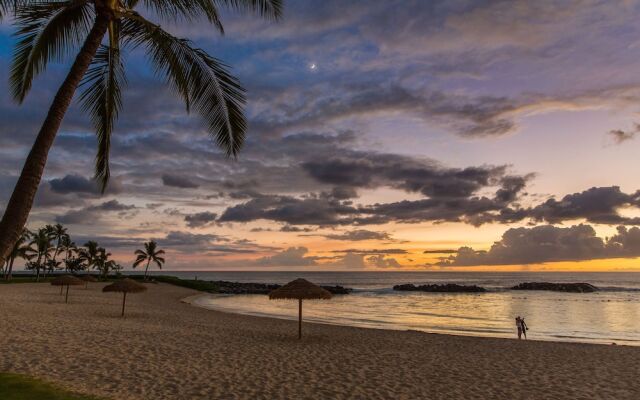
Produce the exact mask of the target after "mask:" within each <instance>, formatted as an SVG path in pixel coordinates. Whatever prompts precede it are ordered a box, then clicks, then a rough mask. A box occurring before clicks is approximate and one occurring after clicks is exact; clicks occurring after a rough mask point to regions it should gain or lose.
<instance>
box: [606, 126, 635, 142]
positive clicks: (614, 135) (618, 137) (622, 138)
mask: <svg viewBox="0 0 640 400" xmlns="http://www.w3.org/2000/svg"><path fill="white" fill-rule="evenodd" d="M638 132H640V124H638V123H635V124H633V130H629V131H624V130H622V129H613V130H610V131H609V132H607V134H608V135H609V136H610V137H611V139H612V140H613V142H614V143H615V144H622V143H624V142H626V141H628V140H631V139H634V138H635V137H636V134H637V133H638Z"/></svg>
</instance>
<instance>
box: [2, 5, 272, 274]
mask: <svg viewBox="0 0 640 400" xmlns="http://www.w3.org/2000/svg"><path fill="white" fill-rule="evenodd" d="M138 6H143V7H146V8H147V9H148V11H150V12H149V13H147V14H148V15H153V16H156V17H159V18H160V19H163V20H169V21H176V20H186V21H193V20H195V19H197V18H200V17H204V18H205V19H207V20H208V21H209V22H210V23H211V24H212V25H213V26H214V27H215V28H217V29H218V31H219V32H220V33H223V32H224V30H223V27H222V23H221V21H220V11H219V9H218V8H219V6H222V7H226V8H231V9H234V10H240V11H244V10H249V11H253V12H256V13H258V14H259V15H261V16H263V17H266V18H272V19H277V18H279V17H280V15H281V12H282V0H146V1H139V0H69V1H59V0H58V1H56V0H49V1H46V0H39V1H28V0H17V1H11V0H0V14H6V13H7V12H10V11H15V23H16V25H17V27H18V32H17V34H18V42H17V44H16V49H15V52H14V58H13V65H12V67H11V79H10V80H11V90H12V92H13V97H14V98H15V99H16V100H17V101H18V102H19V103H22V102H23V101H24V99H25V97H26V96H27V94H28V93H29V90H30V89H31V84H32V82H33V80H34V78H35V77H36V76H37V75H38V74H39V73H41V72H42V71H44V70H45V68H46V66H47V64H48V63H49V61H50V60H59V59H61V58H62V57H63V56H64V55H65V54H69V53H71V52H74V51H78V52H77V55H76V58H75V60H74V62H73V64H72V65H71V68H70V69H69V72H68V74H67V76H66V78H65V79H64V81H63V83H62V85H61V86H60V88H59V89H58V92H57V93H56V95H55V97H54V99H53V102H52V103H51V106H50V108H49V111H48V113H47V116H46V118H45V120H44V122H43V124H42V127H41V128H40V131H39V133H38V136H37V138H36V141H35V142H34V144H33V146H32V148H31V151H30V152H29V155H28V156H27V159H26V161H25V164H24V167H23V169H22V172H21V173H20V177H19V178H18V181H17V183H16V186H15V188H14V190H13V194H12V195H11V198H10V200H9V203H8V204H7V205H6V209H5V212H4V215H3V217H2V220H0V232H2V235H0V265H2V263H3V262H4V259H5V258H6V256H7V254H8V253H9V251H10V249H11V247H12V246H13V244H14V243H15V242H16V241H17V240H18V237H19V236H20V232H21V231H22V228H23V227H24V225H25V223H26V221H27V217H28V216H29V212H30V211H31V207H32V205H33V199H34V196H35V194H36V191H37V189H38V185H39V183H40V180H41V178H42V173H43V171H44V168H45V165H46V162H47V156H48V154H49V150H50V148H51V146H52V145H53V142H54V139H55V137H56V134H57V132H58V129H59V128H60V125H61V124H62V120H63V118H64V116H65V114H66V112H67V109H68V107H69V105H70V104H71V100H72V98H73V96H74V94H75V92H76V89H77V88H78V87H79V86H82V87H83V93H82V95H81V96H80V101H81V103H82V108H83V109H84V110H85V111H86V112H88V113H89V115H90V117H91V121H92V123H93V125H94V126H95V131H96V134H97V138H98V152H97V156H96V166H95V178H96V180H97V181H98V182H99V183H100V186H101V188H102V191H103V192H104V190H105V188H106V186H107V183H108V180H109V176H110V172H109V151H110V147H111V133H112V130H113V125H114V123H115V120H116V118H117V116H118V113H119V112H120V108H121V90H122V87H123V85H124V84H125V83H126V78H125V74H124V64H123V62H122V60H121V59H120V48H121V47H130V48H139V47H143V48H144V49H145V50H146V52H145V54H146V55H147V57H148V58H149V60H150V62H151V64H152V67H153V70H154V71H155V72H156V73H157V74H158V75H160V76H162V77H164V78H165V79H166V81H167V82H168V84H169V86H170V87H171V89H173V91H174V92H175V93H176V94H178V95H179V96H180V97H182V99H183V100H184V102H185V105H186V108H187V111H189V110H191V109H194V110H195V111H196V112H198V113H199V114H200V115H201V116H202V117H203V118H204V120H205V122H206V125H207V130H208V131H209V133H210V134H211V135H212V136H213V137H214V140H215V142H216V144H217V145H218V146H220V147H221V148H222V149H223V150H224V151H225V152H226V153H227V155H228V156H236V155H237V154H238V152H239V150H240V148H241V146H242V143H243V142H244V136H245V132H246V129H247V124H246V120H245V117H244V110H243V108H244V104H245V91H244V89H243V88H242V86H241V85H240V82H239V81H238V80H237V79H236V78H235V77H234V76H232V75H231V74H230V72H229V68H228V67H227V66H226V65H225V64H223V63H221V62H220V61H219V60H218V59H216V58H213V57H211V56H210V55H209V54H207V53H206V52H205V51H204V50H202V49H199V48H196V47H194V46H193V43H192V42H191V41H189V40H187V39H181V38H177V37H175V36H173V35H172V34H170V33H169V32H167V31H165V30H163V29H162V28H161V27H160V26H159V25H157V24H155V23H153V22H151V21H149V20H147V19H146V18H145V17H143V16H142V15H141V14H139V13H138V12H136V11H135V10H134V8H136V7H138ZM107 33H108V35H107ZM105 35H106V36H107V37H108V45H101V43H102V41H103V38H104V37H105ZM78 49H79V50H78ZM140 117H142V116H140Z"/></svg>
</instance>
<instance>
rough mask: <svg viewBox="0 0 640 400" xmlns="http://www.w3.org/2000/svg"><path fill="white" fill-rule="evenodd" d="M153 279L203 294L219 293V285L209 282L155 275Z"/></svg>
mask: <svg viewBox="0 0 640 400" xmlns="http://www.w3.org/2000/svg"><path fill="white" fill-rule="evenodd" d="M151 279H153V280H155V281H156V282H162V283H170V284H172V285H176V286H182V287H186V288H189V289H195V290H199V291H201V292H209V293H215V292H217V291H218V285H216V284H215V283H213V282H208V281H196V280H194V279H180V278H177V277H175V276H168V275H154V276H152V277H151Z"/></svg>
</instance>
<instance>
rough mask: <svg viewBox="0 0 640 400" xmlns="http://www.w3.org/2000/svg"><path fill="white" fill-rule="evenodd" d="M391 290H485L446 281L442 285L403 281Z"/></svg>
mask: <svg viewBox="0 0 640 400" xmlns="http://www.w3.org/2000/svg"><path fill="white" fill-rule="evenodd" d="M393 290H399V291H408V292H432V293H482V292H486V291H487V290H486V289H485V288H483V287H481V286H476V285H457V284H455V283H447V284H442V285H435V284H434V285H419V286H416V285H414V284H412V283H405V284H403V285H395V286H394V287H393Z"/></svg>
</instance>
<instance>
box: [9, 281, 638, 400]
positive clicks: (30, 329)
mask: <svg viewBox="0 0 640 400" xmlns="http://www.w3.org/2000/svg"><path fill="white" fill-rule="evenodd" d="M103 285H104V284H101V283H94V284H90V286H89V289H88V290H84V289H82V288H72V289H71V292H70V303H69V304H64V299H63V298H62V297H60V296H59V294H58V293H59V289H58V288H56V287H52V286H50V285H48V284H15V285H0V346H1V349H2V350H1V351H2V353H1V355H0V371H3V372H17V373H24V374H29V375H32V376H36V377H39V378H42V379H45V380H47V381H51V382H55V383H57V384H59V385H61V386H63V387H66V388H69V389H72V390H75V391H79V392H82V393H87V394H95V395H99V396H104V397H107V398H110V399H248V398H251V399H347V398H353V399H360V398H361V399H388V398H394V399H416V398H424V399H464V398H486V399H489V398H490V399H514V398H518V399H637V398H640V380H638V376H639V375H640V362H638V360H640V348H636V347H627V346H611V345H589V344H571V343H553V342H535V341H529V342H524V341H516V340H508V339H488V338H474V337H457V336H448V335H433V334H424V333H419V332H401V331H384V330H375V329H362V328H352V327H341V326H331V325H321V324H304V327H303V329H304V335H305V336H304V338H303V340H301V341H298V340H297V339H296V337H295V335H296V324H297V322H295V321H285V320H278V319H272V318H260V317H252V316H246V315H236V314H228V313H222V312H217V311H210V310H205V309H201V308H198V307H194V306H191V305H189V304H187V303H184V302H181V299H184V298H186V297H188V296H193V295H196V294H198V292H195V291H192V290H189V289H185V288H180V287H175V286H171V285H166V284H158V285H154V284H149V285H148V287H149V290H148V291H147V292H145V293H142V294H136V295H130V296H129V298H128V309H127V317H126V318H124V319H122V318H120V317H119V311H120V304H121V296H120V295H119V294H115V293H102V292H101V291H100V290H101V288H102V286H103Z"/></svg>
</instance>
